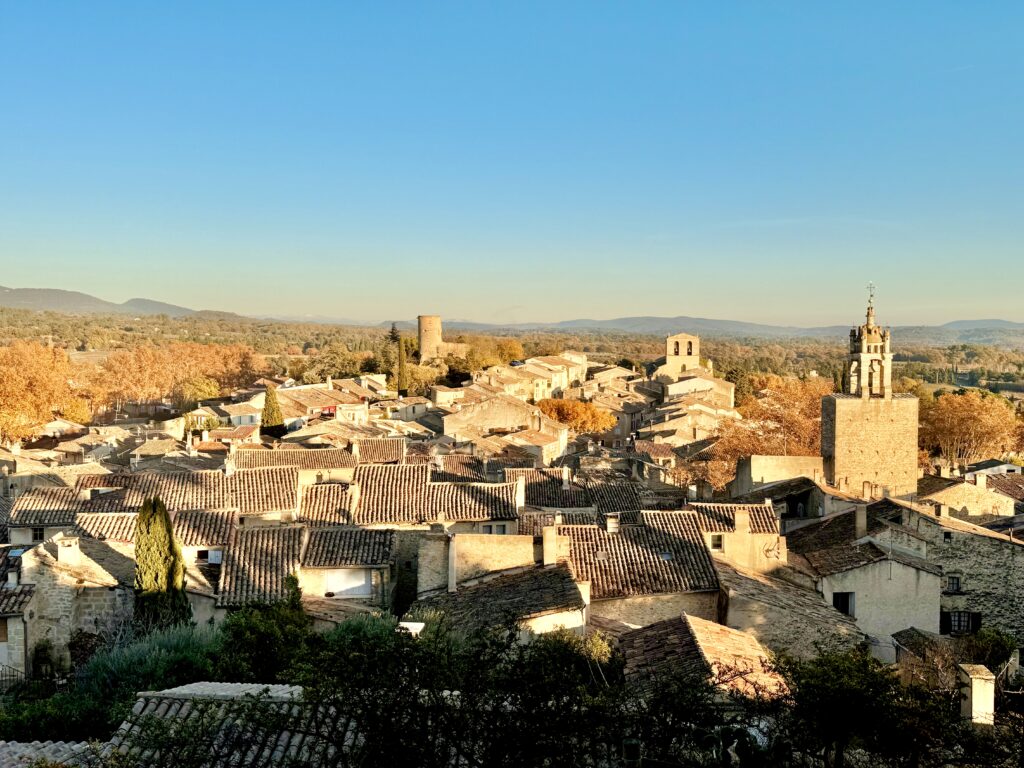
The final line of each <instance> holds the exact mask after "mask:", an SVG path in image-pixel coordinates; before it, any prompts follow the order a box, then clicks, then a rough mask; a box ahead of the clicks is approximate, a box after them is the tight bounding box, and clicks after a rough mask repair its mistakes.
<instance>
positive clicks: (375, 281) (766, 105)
mask: <svg viewBox="0 0 1024 768" xmlns="http://www.w3.org/2000/svg"><path fill="white" fill-rule="evenodd" d="M1022 236H1024V3H1021V2H1019V0H1014V1H1013V2H1005V3H999V2H986V3H968V2H959V1H958V2H927V3H924V2H922V3H911V2H900V3H892V2H878V3H823V2H819V1H818V0H814V2H806V3H782V2H780V3H765V2H749V3H739V2H677V1H673V2H666V3H654V2H651V3H625V2H608V3H604V2H596V1H595V0H586V1H585V2H580V3H570V2H554V3H552V2H548V1H547V0H545V1H544V2H537V3H533V2H524V1H523V0H515V2H507V3H501V4H499V3H491V2H485V3H479V2H465V3H455V2H431V3H421V4H404V3H397V2H396V3H339V2H329V3H323V4H318V3H302V2H288V3H272V4H271V3H266V4H261V3H257V2H253V1H252V0H248V1H246V2H237V3H232V2H208V1H206V0H204V1H203V2H195V3H190V2H180V1H177V0H176V1H175V2H170V3H137V2H127V1H126V2H104V1H102V0H95V1H93V2H78V3H48V2H44V1H42V0H32V2H20V3H19V2H13V1H12V2H3V3H0V284H3V285H7V286H11V287H54V288H69V289H77V290H82V291H85V292H88V293H93V294H95V295H98V296H101V297H102V298H106V299H110V300H115V301H123V300H125V299H128V298H131V297H133V296H143V297H146V298H152V299H158V300H163V301H169V302H173V303H177V304H184V305H186V306H191V307H196V308H215V309H224V310H231V311H237V312H243V313H248V314H275V315H301V314H312V315H320V316H333V317H344V318H355V319H358V320H382V319H386V318H395V317H399V318H411V317H413V316H414V315H416V314H417V313H428V312H437V313H441V314H443V315H445V316H446V317H449V318H459V319H473V320H480V321H489V322H525V321H530V320H557V319H570V318H577V317H593V318H610V317H616V316H620V315H639V314H644V315H684V314H685V315H695V316H703V317H719V318H731V319H740V320H752V321H760V322H769V323H786V324H798V325H819V324H830V323H848V322H853V321H856V320H858V318H859V317H860V316H861V313H862V310H863V305H864V298H865V291H864V288H863V286H864V285H865V283H867V281H868V280H869V279H870V280H873V281H874V282H875V283H877V284H878V285H879V289H878V307H879V319H880V320H881V321H883V322H886V323H892V324H908V323H916V322H920V323H933V322H945V321H947V320H953V319H969V318H970V319H974V318H992V317H1001V318H1005V319H1009V320H1018V321H1024V237H1022Z"/></svg>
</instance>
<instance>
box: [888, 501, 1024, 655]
mask: <svg viewBox="0 0 1024 768" xmlns="http://www.w3.org/2000/svg"><path fill="white" fill-rule="evenodd" d="M934 509H935V511H931V510H928V509H927V508H923V507H921V508H917V507H911V506H910V505H903V506H902V510H901V520H900V522H901V523H902V525H903V526H905V527H906V528H909V529H911V530H912V531H913V532H914V533H915V534H916V535H917V536H918V537H920V538H921V539H923V540H924V542H925V546H926V552H925V558H926V559H927V560H928V562H930V563H934V564H936V565H939V566H941V567H942V575H943V588H942V595H941V598H940V605H941V611H942V613H941V623H940V626H941V630H940V631H941V632H943V633H944V634H945V633H965V632H975V631H977V630H978V629H980V628H982V627H996V628H998V629H1002V630H1004V631H1006V632H1009V633H1011V634H1013V635H1014V636H1015V637H1017V638H1018V639H1020V638H1024V601H1021V600H1020V599H1018V598H1017V595H1020V594H1022V593H1024V541H1021V540H1020V539H1016V538H1013V537H1010V536H1006V535H1004V534H1001V533H996V532H995V531H990V530H988V529H987V528H982V527H980V526H977V525H974V524H972V523H969V522H966V521H964V520H958V519H956V518H953V517H949V516H947V515H942V514H941V511H940V509H939V508H937V507H936V508H934ZM937 512H938V513H939V514H936V513H937Z"/></svg>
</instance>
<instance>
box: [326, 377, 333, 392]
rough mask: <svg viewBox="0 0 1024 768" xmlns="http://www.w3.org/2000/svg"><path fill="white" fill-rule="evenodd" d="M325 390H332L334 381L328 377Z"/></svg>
mask: <svg viewBox="0 0 1024 768" xmlns="http://www.w3.org/2000/svg"><path fill="white" fill-rule="evenodd" d="M327 388H328V389H334V379H332V378H331V377H330V376H329V375H328V377H327Z"/></svg>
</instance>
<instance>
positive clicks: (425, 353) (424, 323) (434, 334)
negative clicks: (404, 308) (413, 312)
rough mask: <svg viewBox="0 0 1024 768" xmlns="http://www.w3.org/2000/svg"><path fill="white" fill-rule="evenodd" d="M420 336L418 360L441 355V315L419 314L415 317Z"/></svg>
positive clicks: (432, 358)
mask: <svg viewBox="0 0 1024 768" xmlns="http://www.w3.org/2000/svg"><path fill="white" fill-rule="evenodd" d="M416 322H417V325H418V330H419V337H420V360H422V361H428V360H434V359H436V358H438V357H442V353H441V350H442V348H443V347H442V345H443V342H442V341H441V339H442V335H441V317H440V316H439V315H420V316H419V317H417V318H416Z"/></svg>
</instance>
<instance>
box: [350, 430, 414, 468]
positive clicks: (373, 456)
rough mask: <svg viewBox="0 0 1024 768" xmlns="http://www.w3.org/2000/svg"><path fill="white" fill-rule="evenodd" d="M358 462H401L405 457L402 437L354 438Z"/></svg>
mask: <svg viewBox="0 0 1024 768" xmlns="http://www.w3.org/2000/svg"><path fill="white" fill-rule="evenodd" d="M355 452H356V453H357V454H358V456H359V463H360V464H401V463H402V460H403V459H404V458H405V438H404V437H371V438H367V439H364V440H356V442H355Z"/></svg>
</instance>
